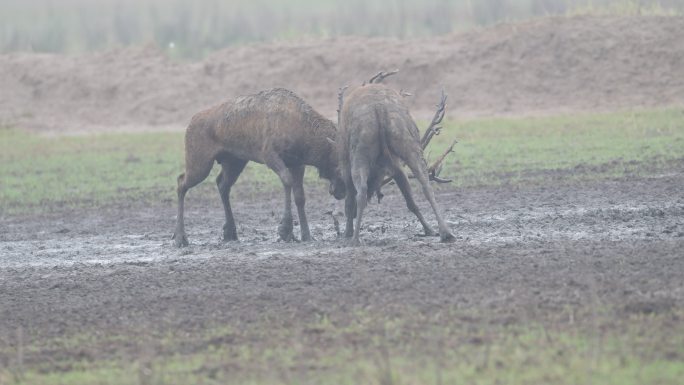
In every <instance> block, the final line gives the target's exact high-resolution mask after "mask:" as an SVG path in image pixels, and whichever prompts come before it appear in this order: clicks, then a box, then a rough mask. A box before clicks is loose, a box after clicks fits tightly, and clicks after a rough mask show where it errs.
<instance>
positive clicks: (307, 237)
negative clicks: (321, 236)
mask: <svg viewBox="0 0 684 385" xmlns="http://www.w3.org/2000/svg"><path fill="white" fill-rule="evenodd" d="M314 241H316V238H314V237H312V236H311V235H308V236H306V237H305V236H303V235H302V242H314Z"/></svg>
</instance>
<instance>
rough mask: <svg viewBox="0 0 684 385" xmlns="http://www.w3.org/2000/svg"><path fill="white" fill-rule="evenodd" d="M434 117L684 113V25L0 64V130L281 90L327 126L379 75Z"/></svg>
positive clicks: (88, 121) (171, 122) (165, 114)
mask: <svg viewBox="0 0 684 385" xmlns="http://www.w3.org/2000/svg"><path fill="white" fill-rule="evenodd" d="M392 68H400V69H401V70H402V73H401V75H400V76H397V77H395V78H394V79H391V80H388V81H390V82H392V83H394V84H395V85H396V86H397V87H401V88H404V89H405V90H407V91H409V92H411V93H413V94H414V97H413V98H412V103H413V104H414V105H413V106H412V107H413V111H416V112H417V114H419V115H420V114H422V113H424V112H425V111H429V110H430V109H431V108H432V105H433V103H434V102H435V100H436V99H437V95H438V90H439V88H440V87H441V85H444V86H445V88H446V90H447V92H448V93H449V94H450V97H451V98H450V101H451V111H452V112H451V114H452V115H458V116H468V115H483V114H497V115H516V114H530V113H557V112H569V111H577V110H589V111H592V110H610V109H619V108H632V107H653V106H672V105H677V106H679V105H682V104H684V18H682V17H627V18H625V17H620V18H614V17H571V18H567V17H566V18H545V19H538V20H534V21H529V22H524V23H516V24H501V25H498V26H494V27H492V28H488V29H483V30H477V31H472V32H468V33H462V34H454V35H449V36H444V37H440V38H432V39H414V40H397V39H387V38H373V39H369V38H343V39H328V40H311V41H304V42H296V43H273V44H260V45H251V46H244V47H234V48H228V49H225V50H222V51H219V52H216V53H214V54H212V55H210V56H209V57H207V58H206V59H205V60H203V61H201V62H193V63H190V62H182V61H176V60H173V59H170V58H168V57H167V56H166V55H165V54H164V53H163V52H161V51H159V50H158V49H156V48H154V47H138V48H126V49H118V50H111V51H107V52H99V53H89V54H78V55H51V54H35V53H15V54H7V55H2V56H0V85H1V86H0V90H1V91H0V125H17V126H20V127H24V128H30V129H50V130H58V131H74V130H77V131H78V130H98V129H99V130H108V129H112V128H117V129H121V128H130V129H136V130H137V129H141V130H142V129H149V128H150V127H156V128H157V129H159V128H163V127H182V126H184V125H185V124H186V123H187V122H188V121H189V119H190V117H191V116H192V115H193V114H194V113H195V112H197V111H198V110H200V109H201V108H204V107H206V106H209V105H213V104H216V103H217V102H219V101H222V100H225V99H229V98H232V97H234V96H236V95H239V94H245V93H250V92H254V91H257V90H261V89H265V88H271V87H276V86H281V87H287V88H291V89H293V90H295V91H296V92H297V93H299V94H300V95H301V96H303V97H304V98H305V99H307V100H308V101H310V102H311V103H312V104H313V105H314V106H315V107H316V108H317V109H319V110H320V111H321V112H322V113H324V114H325V115H328V116H334V115H335V108H336V91H337V87H338V86H341V85H344V84H355V83H359V82H361V81H362V80H363V79H365V78H367V77H368V76H369V75H372V74H373V73H375V72H376V71H378V70H380V69H392Z"/></svg>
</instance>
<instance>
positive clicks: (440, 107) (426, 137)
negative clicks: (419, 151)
mask: <svg viewBox="0 0 684 385" xmlns="http://www.w3.org/2000/svg"><path fill="white" fill-rule="evenodd" d="M446 101H447V95H446V94H445V93H444V88H442V97H441V98H440V100H439V104H437V111H435V116H434V117H433V118H432V121H431V122H430V125H429V126H428V128H427V129H426V130H425V133H424V134H423V138H422V139H421V140H420V145H421V146H422V147H423V150H425V148H426V147H427V145H428V144H430V141H431V140H432V137H433V136H435V135H439V133H440V132H441V131H442V127H441V126H438V124H440V123H442V119H444V114H445V113H446Z"/></svg>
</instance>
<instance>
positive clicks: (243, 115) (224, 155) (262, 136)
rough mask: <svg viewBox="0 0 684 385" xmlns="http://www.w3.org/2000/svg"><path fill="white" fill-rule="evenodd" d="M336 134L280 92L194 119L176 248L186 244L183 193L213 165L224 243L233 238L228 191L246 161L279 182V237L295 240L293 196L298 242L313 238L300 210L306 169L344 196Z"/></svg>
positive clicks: (180, 196)
mask: <svg viewBox="0 0 684 385" xmlns="http://www.w3.org/2000/svg"><path fill="white" fill-rule="evenodd" d="M334 135H335V125H334V124H333V122H331V121H330V120H328V119H326V118H324V117H323V116H321V115H320V114H319V113H318V112H316V111H315V110H314V109H313V108H312V107H311V106H309V105H308V104H307V103H306V102H304V101H303V100H302V99H301V98H300V97H298V96H297V95H295V94H294V93H293V92H291V91H288V90H285V89H282V88H275V89H271V90H267V91H262V92H259V93H257V94H253V95H248V96H243V97H239V98H237V99H236V100H235V101H233V102H228V103H224V104H221V105H218V106H215V107H212V108H210V109H208V110H205V111H202V112H200V113H198V114H196V115H195V116H193V118H192V120H191V121H190V125H189V126H188V128H187V130H186V132H185V173H184V174H181V175H180V176H178V218H177V223H176V230H175V233H174V236H173V238H174V241H175V244H176V246H178V247H182V246H187V245H188V240H187V237H186V234H185V226H184V223H183V206H184V200H185V194H186V193H187V191H188V189H190V188H191V187H193V186H195V185H197V184H198V183H200V182H202V181H203V180H204V179H205V178H206V177H207V176H208V175H209V172H210V171H211V168H212V166H213V164H214V162H215V161H216V162H218V163H220V164H221V173H220V174H219V175H218V177H217V178H216V185H217V186H218V191H219V194H220V195H221V201H222V202H223V208H224V210H225V216H226V223H225V225H224V226H223V239H224V240H226V241H231V240H237V230H236V228H235V221H234V219H233V213H232V210H231V207H230V189H231V187H232V186H233V184H234V183H235V181H236V180H237V179H238V176H240V173H241V172H242V170H243V169H244V168H245V165H246V164H247V162H249V161H254V162H257V163H262V164H265V165H266V166H268V167H269V168H270V169H271V170H273V171H274V172H275V173H276V174H278V176H279V177H280V181H281V182H282V183H283V188H284V190H285V212H284V213H283V218H282V220H281V222H280V225H279V226H278V234H279V236H280V238H281V239H282V240H284V241H292V240H295V237H294V235H293V232H292V228H293V221H292V208H291V194H292V193H294V200H295V204H296V205H297V212H298V214H299V225H300V229H301V238H302V240H303V241H309V240H311V239H312V238H311V233H310V231H309V224H308V222H307V219H306V213H305V212H304V202H305V198H304V187H303V178H304V168H305V166H306V165H311V166H314V167H316V168H317V169H318V173H319V176H320V177H321V178H324V179H327V180H329V181H330V194H332V195H334V196H335V198H336V199H342V198H344V196H345V184H344V182H343V181H342V179H341V177H340V174H339V171H338V164H337V157H336V154H335V149H334V146H333V145H331V144H330V143H329V142H328V140H327V138H328V137H330V136H334Z"/></svg>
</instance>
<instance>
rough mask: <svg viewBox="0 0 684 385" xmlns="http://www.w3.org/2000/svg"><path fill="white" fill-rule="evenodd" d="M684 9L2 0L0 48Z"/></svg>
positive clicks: (542, 1) (629, 2)
mask: <svg viewBox="0 0 684 385" xmlns="http://www.w3.org/2000/svg"><path fill="white" fill-rule="evenodd" d="M682 11H684V0H640V1H639V0H390V1H388V0H346V1H336V0H227V1H226V0H223V1H221V0H194V1H183V0H59V1H56V0H2V1H1V2H0V52H2V53H7V52H15V51H34V52H56V53H63V52H66V53H69V52H83V51H93V50H102V49H107V48H112V47H118V46H126V45H140V44H156V45H158V46H159V47H161V48H164V49H165V50H167V51H168V53H169V54H170V55H171V56H175V57H181V58H202V57H204V56H205V55H206V54H208V53H209V52H212V51H214V50H217V49H220V48H224V47H227V46H231V45H236V44H245V43H252V42H266V41H286V40H294V39H301V38H307V37H313V38H319V37H336V36H349V35H357V36H391V37H398V38H405V37H425V36H436V35H443V34H448V33H451V32H455V31H462V30H467V29H470V28H474V27H478V26H486V25H490V24H494V23H497V22H501V21H510V20H520V19H525V18H530V17H536V16H544V15H563V14H582V13H591V14H600V13H609V14H629V15H634V14H667V15H672V14H681V13H682Z"/></svg>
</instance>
